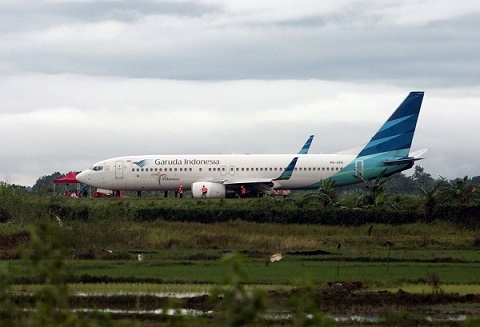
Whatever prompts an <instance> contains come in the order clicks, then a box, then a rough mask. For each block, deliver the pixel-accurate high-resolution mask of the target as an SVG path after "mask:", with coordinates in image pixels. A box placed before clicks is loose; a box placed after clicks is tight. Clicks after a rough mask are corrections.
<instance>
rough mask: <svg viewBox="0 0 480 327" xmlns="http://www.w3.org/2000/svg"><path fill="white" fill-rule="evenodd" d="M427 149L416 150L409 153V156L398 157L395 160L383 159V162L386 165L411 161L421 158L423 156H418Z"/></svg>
mask: <svg viewBox="0 0 480 327" xmlns="http://www.w3.org/2000/svg"><path fill="white" fill-rule="evenodd" d="M427 150H428V149H422V150H418V151H415V152H412V153H411V154H410V156H408V157H405V158H400V159H396V160H385V161H384V162H383V163H384V164H385V165H387V166H391V165H402V164H408V163H413V162H415V161H417V160H422V159H423V158H422V157H420V156H421V155H422V154H424V153H425V152H427Z"/></svg>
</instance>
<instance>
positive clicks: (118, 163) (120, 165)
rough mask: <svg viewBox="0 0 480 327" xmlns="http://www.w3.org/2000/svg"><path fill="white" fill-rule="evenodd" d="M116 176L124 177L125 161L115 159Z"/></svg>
mask: <svg viewBox="0 0 480 327" xmlns="http://www.w3.org/2000/svg"><path fill="white" fill-rule="evenodd" d="M115 178H123V161H121V160H119V161H115Z"/></svg>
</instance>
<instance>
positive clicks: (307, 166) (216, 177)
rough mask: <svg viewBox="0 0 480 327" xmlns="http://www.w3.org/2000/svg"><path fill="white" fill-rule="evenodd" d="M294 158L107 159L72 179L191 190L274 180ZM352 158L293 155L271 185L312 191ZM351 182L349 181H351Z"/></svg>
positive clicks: (121, 187) (113, 186)
mask: <svg viewBox="0 0 480 327" xmlns="http://www.w3.org/2000/svg"><path fill="white" fill-rule="evenodd" d="M294 156H296V155H294V154H288V155H287V154H280V155H279V154H276V155H264V154H263V155H253V154H248V155H158V156H156V155H144V156H130V157H118V158H112V159H107V160H104V161H101V162H98V163H96V164H94V165H93V167H92V169H89V170H86V171H84V172H82V173H81V174H80V175H78V176H77V179H79V180H81V181H82V182H84V183H86V184H88V185H91V186H95V187H98V188H104V189H113V190H125V191H139V190H145V191H158V190H176V189H178V188H179V187H180V185H182V186H183V188H184V189H186V190H189V189H191V185H192V184H193V183H195V182H210V181H216V182H221V181H225V180H228V181H230V182H235V181H236V180H238V181H243V183H244V184H248V181H249V180H252V182H254V181H259V180H273V179H275V178H277V177H278V176H280V175H281V174H282V172H283V171H285V169H286V167H287V166H288V164H289V163H290V162H291V160H292V157H294ZM354 159H355V155H334V154H333V155H324V154H322V155H314V154H306V155H300V156H298V161H297V164H296V166H295V168H294V171H293V173H292V176H291V178H290V179H288V180H275V181H273V184H274V185H272V186H273V187H274V188H275V189H277V190H279V189H288V190H293V189H316V188H318V183H319V182H320V181H321V180H325V179H327V178H329V177H331V176H333V175H335V174H336V173H338V172H339V171H341V170H342V169H343V168H344V167H345V166H346V165H347V164H349V163H350V162H352V161H353V160H354ZM352 182H354V181H352Z"/></svg>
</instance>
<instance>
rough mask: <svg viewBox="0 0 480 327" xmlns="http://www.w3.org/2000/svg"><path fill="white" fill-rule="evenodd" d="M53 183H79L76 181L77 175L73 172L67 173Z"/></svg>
mask: <svg viewBox="0 0 480 327" xmlns="http://www.w3.org/2000/svg"><path fill="white" fill-rule="evenodd" d="M53 182H54V183H55V184H64V183H79V181H77V173H76V172H74V171H71V172H69V173H68V174H66V175H65V176H63V177H60V178H56V179H54V180H53Z"/></svg>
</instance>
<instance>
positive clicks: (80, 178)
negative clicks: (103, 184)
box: [75, 170, 89, 184]
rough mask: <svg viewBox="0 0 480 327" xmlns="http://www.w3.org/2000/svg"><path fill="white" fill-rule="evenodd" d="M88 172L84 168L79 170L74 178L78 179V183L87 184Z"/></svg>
mask: <svg viewBox="0 0 480 327" xmlns="http://www.w3.org/2000/svg"><path fill="white" fill-rule="evenodd" d="M88 175H89V174H88V172H87V171H86V170H84V171H82V172H80V174H78V175H77V176H76V177H75V178H76V179H77V181H79V182H80V183H83V184H88V183H87V182H88Z"/></svg>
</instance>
